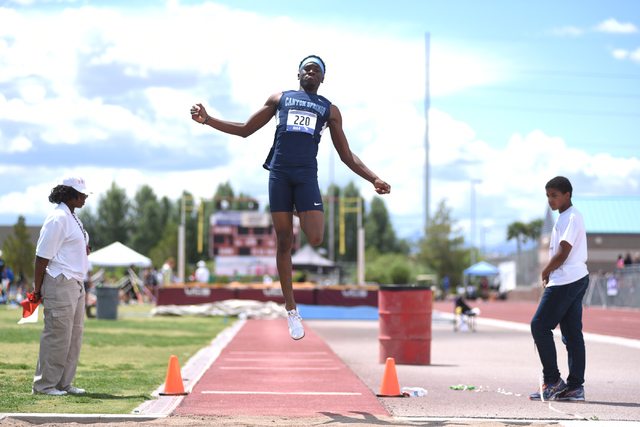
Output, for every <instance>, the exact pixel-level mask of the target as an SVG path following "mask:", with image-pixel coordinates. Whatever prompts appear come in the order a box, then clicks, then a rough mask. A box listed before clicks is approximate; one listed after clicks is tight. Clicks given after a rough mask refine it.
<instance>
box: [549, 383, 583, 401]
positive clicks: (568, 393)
mask: <svg viewBox="0 0 640 427" xmlns="http://www.w3.org/2000/svg"><path fill="white" fill-rule="evenodd" d="M556 400H571V401H573V402H584V387H578V388H574V389H573V390H569V388H568V387H567V388H566V389H564V390H562V391H561V392H560V393H558V394H557V395H556Z"/></svg>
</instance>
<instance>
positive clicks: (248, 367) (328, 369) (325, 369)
mask: <svg viewBox="0 0 640 427" xmlns="http://www.w3.org/2000/svg"><path fill="white" fill-rule="evenodd" d="M218 369H238V370H240V369H243V370H245V369H255V370H258V369H268V370H270V371H273V370H279V371H287V370H288V371H337V370H339V369H340V368H297V367H291V366H288V367H278V366H220V367H218Z"/></svg>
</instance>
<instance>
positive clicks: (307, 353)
mask: <svg viewBox="0 0 640 427" xmlns="http://www.w3.org/2000/svg"><path fill="white" fill-rule="evenodd" d="M229 354H284V355H291V354H304V355H310V354H313V355H314V356H317V355H320V354H328V353H327V352H326V351H230V352H229Z"/></svg>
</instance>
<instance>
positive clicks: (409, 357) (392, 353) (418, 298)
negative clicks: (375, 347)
mask: <svg viewBox="0 0 640 427" xmlns="http://www.w3.org/2000/svg"><path fill="white" fill-rule="evenodd" d="M431 298H432V297H431V288H430V287H429V286H408V285H382V286H380V290H379V291H378V314H379V317H380V320H379V335H378V339H379V340H380V359H379V360H380V363H385V362H386V360H387V358H388V357H393V359H394V361H395V363H396V364H402V365H430V364H431V308H432V305H433V301H432V299H431Z"/></svg>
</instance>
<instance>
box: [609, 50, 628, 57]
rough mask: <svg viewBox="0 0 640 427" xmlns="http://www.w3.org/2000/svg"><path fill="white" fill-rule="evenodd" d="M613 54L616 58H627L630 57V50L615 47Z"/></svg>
mask: <svg viewBox="0 0 640 427" xmlns="http://www.w3.org/2000/svg"><path fill="white" fill-rule="evenodd" d="M611 55H613V57H614V58H615V59H627V58H628V57H629V51H628V50H625V49H613V50H612V51H611Z"/></svg>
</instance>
